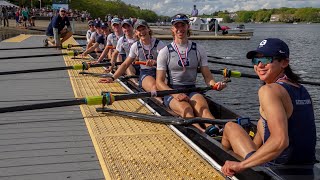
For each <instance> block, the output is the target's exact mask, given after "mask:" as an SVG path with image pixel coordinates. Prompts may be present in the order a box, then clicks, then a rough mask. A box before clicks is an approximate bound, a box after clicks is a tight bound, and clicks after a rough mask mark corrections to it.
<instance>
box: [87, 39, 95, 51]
mask: <svg viewBox="0 0 320 180" xmlns="http://www.w3.org/2000/svg"><path fill="white" fill-rule="evenodd" d="M93 43H94V39H92V38H91V39H90V41H89V43H88V44H87V49H89V48H90V47H91V46H92V45H93Z"/></svg>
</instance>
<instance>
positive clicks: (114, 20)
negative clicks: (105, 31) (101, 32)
mask: <svg viewBox="0 0 320 180" xmlns="http://www.w3.org/2000/svg"><path fill="white" fill-rule="evenodd" d="M113 24H121V20H120V19H119V18H113V19H112V20H111V25H113Z"/></svg>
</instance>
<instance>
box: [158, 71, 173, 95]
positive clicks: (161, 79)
mask: <svg viewBox="0 0 320 180" xmlns="http://www.w3.org/2000/svg"><path fill="white" fill-rule="evenodd" d="M156 85H157V89H159V90H170V89H172V88H170V87H169V86H168V85H167V83H166V71H165V70H157V75H156Z"/></svg>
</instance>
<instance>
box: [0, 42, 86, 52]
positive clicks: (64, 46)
mask: <svg viewBox="0 0 320 180" xmlns="http://www.w3.org/2000/svg"><path fill="white" fill-rule="evenodd" d="M83 46H86V45H85V44H77V45H73V44H68V45H62V46H48V47H45V46H38V47H16V48H1V49H0V51H1V50H2V51H3V50H6V51H10V50H24V49H50V48H62V49H67V48H72V47H83Z"/></svg>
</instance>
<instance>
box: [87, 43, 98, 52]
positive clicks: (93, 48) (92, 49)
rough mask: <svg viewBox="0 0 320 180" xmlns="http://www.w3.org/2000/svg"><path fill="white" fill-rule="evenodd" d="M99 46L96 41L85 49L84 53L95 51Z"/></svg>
mask: <svg viewBox="0 0 320 180" xmlns="http://www.w3.org/2000/svg"><path fill="white" fill-rule="evenodd" d="M98 46H99V43H94V44H93V46H91V47H90V48H89V49H87V50H85V51H84V52H83V54H88V53H91V52H92V51H94V50H95V49H96V48H97V47H98Z"/></svg>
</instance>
